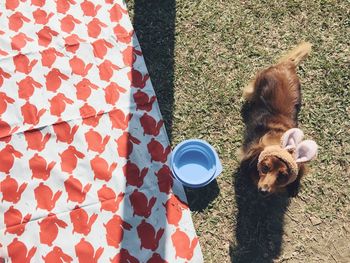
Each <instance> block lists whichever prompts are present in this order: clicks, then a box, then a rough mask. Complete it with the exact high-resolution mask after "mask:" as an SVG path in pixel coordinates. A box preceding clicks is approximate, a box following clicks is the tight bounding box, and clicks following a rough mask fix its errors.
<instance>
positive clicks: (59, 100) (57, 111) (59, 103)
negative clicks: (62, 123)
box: [49, 93, 74, 117]
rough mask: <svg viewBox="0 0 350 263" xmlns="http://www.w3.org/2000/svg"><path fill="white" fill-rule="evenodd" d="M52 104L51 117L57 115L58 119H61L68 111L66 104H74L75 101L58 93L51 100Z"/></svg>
mask: <svg viewBox="0 0 350 263" xmlns="http://www.w3.org/2000/svg"><path fill="white" fill-rule="evenodd" d="M49 102H50V104H51V105H50V112H51V115H55V116H57V117H61V114H62V113H63V112H64V111H65V109H66V104H73V102H74V101H72V100H71V99H69V98H67V97H66V96H65V95H64V94H63V93H58V94H57V95H55V96H54V97H52V98H51V100H49Z"/></svg>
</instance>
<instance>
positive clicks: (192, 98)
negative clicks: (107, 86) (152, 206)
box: [128, 0, 350, 263]
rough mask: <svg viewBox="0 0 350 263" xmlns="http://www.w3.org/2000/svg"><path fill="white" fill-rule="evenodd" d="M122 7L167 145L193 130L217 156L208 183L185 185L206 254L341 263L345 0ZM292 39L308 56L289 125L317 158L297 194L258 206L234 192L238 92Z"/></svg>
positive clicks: (349, 217) (348, 166)
mask: <svg viewBox="0 0 350 263" xmlns="http://www.w3.org/2000/svg"><path fill="white" fill-rule="evenodd" d="M128 4H129V8H130V13H131V15H132V16H134V21H135V23H136V24H135V28H136V32H137V34H138V36H139V38H140V42H141V46H142V48H143V50H144V55H145V59H146V63H147V66H148V68H149V71H150V74H151V79H152V82H153V85H154V87H155V89H156V92H157V95H158V99H159V103H160V106H161V111H162V113H163V116H164V118H165V119H166V124H167V128H168V133H169V135H170V136H171V141H172V144H173V145H176V144H177V143H178V142H180V141H181V140H183V139H186V138H192V137H193V138H203V139H205V140H208V141H209V142H210V143H211V144H213V145H214V147H215V148H216V149H217V150H218V152H219V155H220V157H221V160H222V162H223V166H224V172H223V173H222V175H221V176H220V177H219V178H218V180H217V188H216V187H215V186H214V187H211V188H209V189H204V190H202V192H200V193H199V194H198V193H196V192H195V193H194V192H193V191H190V192H189V193H188V196H189V202H190V204H191V208H192V210H193V214H192V215H193V221H194V224H195V227H196V230H197V233H198V235H199V238H200V244H201V247H202V251H203V255H204V258H205V262H231V261H232V262H247V263H249V262H272V261H274V262H350V245H349V240H350V117H349V116H350V80H349V78H350V70H349V69H350V47H349V44H350V19H349V17H350V2H349V1H330V0H329V1H324V0H323V1H275V0H272V1H243V0H242V1H219V0H215V1H213V0H203V1H185V0H178V1H176V6H175V2H174V1H160V0H159V1H130V2H129V3H128ZM301 40H307V41H310V42H311V43H312V44H313V52H312V54H311V56H310V57H309V58H308V59H307V60H306V61H305V62H304V63H303V64H302V65H301V66H300V68H299V71H298V73H299V76H300V79H301V83H302V94H303V107H302V110H301V113H300V115H299V120H300V127H301V128H302V129H303V130H304V132H305V134H306V135H307V137H311V138H313V139H315V140H316V141H317V142H318V144H319V145H320V150H319V156H318V159H317V160H316V161H314V162H313V163H312V164H311V165H310V171H309V173H308V174H307V176H306V177H305V178H304V180H303V183H302V189H301V192H300V194H299V196H298V197H297V198H294V199H292V200H291V201H290V203H288V200H287V201H286V200H282V201H281V200H280V199H278V198H277V200H279V201H271V202H273V203H271V202H270V201H269V202H270V203H267V204H266V202H265V204H263V203H264V202H261V201H256V200H255V199H254V198H252V197H253V196H252V195H251V194H249V193H247V197H245V193H244V191H241V190H242V189H244V182H243V185H239V183H238V182H237V177H236V176H235V175H236V172H237V169H238V167H239V161H238V156H237V150H238V149H239V147H240V146H241V144H242V139H243V131H244V124H243V122H242V118H241V116H240V109H241V107H242V103H243V101H242V99H241V93H242V88H243V87H244V85H245V84H246V83H247V82H248V81H249V79H250V77H252V76H253V75H254V74H255V73H256V71H257V70H259V69H262V68H264V67H266V66H269V65H270V64H272V63H273V62H274V61H275V60H276V59H277V58H278V57H279V56H280V55H281V53H283V52H284V51H286V50H288V49H290V48H291V47H293V46H294V45H296V44H297V43H298V42H300V41H301ZM238 186H239V187H238ZM238 190H239V191H240V195H242V196H238V194H237V191H238ZM203 193H204V194H203ZM201 194H202V196H201ZM242 198H243V199H244V198H246V199H247V200H245V199H244V200H245V201H243V202H241V201H240V200H241V199H242ZM243 199H242V200H243ZM280 201H281V202H280ZM239 202H241V203H240V204H241V205H239ZM279 202H280V203H279ZM283 202H287V203H283ZM282 203H283V204H282ZM281 204H282V208H283V209H282V210H281V211H279V212H281V213H280V214H278V215H277V219H278V220H279V221H280V224H282V225H281V226H280V227H279V228H280V229H274V226H276V224H277V226H278V224H279V223H278V222H277V221H276V222H275V221H274V219H273V218H271V215H273V213H274V212H276V209H277V210H278V209H281ZM266 205H271V206H274V205H276V206H277V207H279V208H276V209H275V208H269V207H266ZM253 208H254V209H257V210H259V209H262V210H264V209H265V211H269V212H271V214H266V213H265V214H261V213H259V212H256V211H253V210H254V209H253ZM247 211H248V212H247ZM238 215H240V218H238ZM251 216H254V217H255V218H254V219H252V218H250V217H251ZM275 219H276V218H275ZM242 222H243V223H242ZM244 222H248V223H244ZM239 227H241V229H238V228H239ZM282 227H283V228H282ZM270 228H271V229H270ZM275 228H276V227H275ZM277 228H278V227H277ZM281 230H282V232H281ZM254 231H255V232H254ZM239 236H240V237H242V236H243V237H244V238H243V241H242V240H241V241H239V240H238V241H237V237H239ZM279 239H281V242H282V243H281V244H280V245H281V246H280V247H278V243H279V242H280V241H279ZM239 242H241V244H240V245H239V244H238V243H239ZM242 242H243V243H242ZM264 242H265V243H266V244H261V243H264ZM276 244H277V247H276ZM238 245H239V248H238ZM254 246H255V247H256V251H254ZM237 249H238V250H237ZM237 251H238V252H237Z"/></svg>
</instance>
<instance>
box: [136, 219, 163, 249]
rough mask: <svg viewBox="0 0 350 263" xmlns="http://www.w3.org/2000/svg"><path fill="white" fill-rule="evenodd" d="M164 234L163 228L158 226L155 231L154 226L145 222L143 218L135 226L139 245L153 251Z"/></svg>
mask: <svg viewBox="0 0 350 263" xmlns="http://www.w3.org/2000/svg"><path fill="white" fill-rule="evenodd" d="M163 234H164V228H160V229H159V230H158V231H157V232H156V230H155V229H154V227H153V226H152V225H151V224H149V223H147V222H146V220H145V219H142V222H141V223H140V224H139V225H138V226H137V235H138V236H139V239H140V241H141V247H140V249H142V248H145V249H150V250H152V251H155V250H156V249H157V248H158V246H159V241H160V239H161V238H162V236H163Z"/></svg>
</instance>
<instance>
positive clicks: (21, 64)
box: [13, 54, 38, 75]
mask: <svg viewBox="0 0 350 263" xmlns="http://www.w3.org/2000/svg"><path fill="white" fill-rule="evenodd" d="M37 62H38V60H37V59H33V60H32V61H30V60H29V58H28V57H27V56H26V55H23V54H17V55H16V56H14V57H13V64H14V65H15V72H17V71H18V72H21V73H24V74H27V75H28V74H29V73H30V72H32V70H33V67H34V66H35V65H36V63H37Z"/></svg>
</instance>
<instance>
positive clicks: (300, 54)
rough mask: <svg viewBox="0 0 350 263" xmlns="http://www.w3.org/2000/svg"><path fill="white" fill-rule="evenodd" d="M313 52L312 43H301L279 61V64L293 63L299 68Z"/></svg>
mask: <svg viewBox="0 0 350 263" xmlns="http://www.w3.org/2000/svg"><path fill="white" fill-rule="evenodd" d="M310 52H311V43H309V42H301V43H300V44H299V45H297V46H296V47H295V48H293V49H292V50H291V51H289V52H288V53H287V54H285V55H284V56H283V57H282V58H280V59H279V60H278V63H283V62H292V63H293V64H294V65H295V66H298V65H299V64H300V62H302V61H303V60H304V59H305V58H306V57H307V56H308V55H309V54H310Z"/></svg>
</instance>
